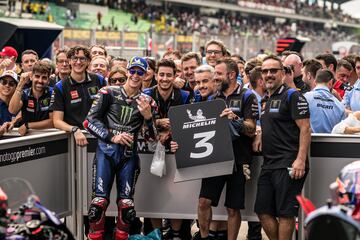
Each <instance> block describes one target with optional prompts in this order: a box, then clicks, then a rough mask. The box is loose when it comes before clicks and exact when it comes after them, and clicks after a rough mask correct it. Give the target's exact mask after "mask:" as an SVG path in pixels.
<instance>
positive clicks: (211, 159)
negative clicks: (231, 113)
mask: <svg viewBox="0 0 360 240" xmlns="http://www.w3.org/2000/svg"><path fill="white" fill-rule="evenodd" d="M224 109H225V102H224V101H223V100H214V101H208V102H201V103H195V104H189V105H181V106H176V107H172V108H170V110H169V118H170V123H171V130H172V136H173V139H174V141H176V142H177V143H178V144H179V149H178V150H177V151H176V153H175V157H176V167H177V173H176V175H175V181H187V180H193V179H199V178H204V177H212V176H220V175H225V174H231V173H232V170H233V164H234V155H233V149H232V142H231V137H230V131H229V120H228V119H227V118H226V117H223V118H220V114H221V112H222V111H223V110H224Z"/></svg>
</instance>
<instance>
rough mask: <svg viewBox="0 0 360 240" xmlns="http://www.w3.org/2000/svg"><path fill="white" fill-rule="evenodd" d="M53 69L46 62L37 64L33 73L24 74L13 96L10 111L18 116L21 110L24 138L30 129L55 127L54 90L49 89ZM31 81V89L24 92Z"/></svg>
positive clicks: (20, 128)
mask: <svg viewBox="0 0 360 240" xmlns="http://www.w3.org/2000/svg"><path fill="white" fill-rule="evenodd" d="M50 73H51V67H50V66H49V64H47V63H44V62H37V63H35V64H34V67H33V69H32V71H31V72H24V73H22V74H21V76H20V82H19V84H18V86H17V87H16V92H15V94H14V95H13V96H12V98H11V101H10V104H9V111H10V112H11V113H13V114H16V113H17V112H19V110H21V117H22V122H23V124H22V125H21V126H20V127H19V130H18V131H19V133H20V135H22V136H24V135H25V134H26V133H27V131H28V130H29V129H47V128H52V127H53V118H52V112H51V110H50V99H51V95H52V89H51V88H49V87H48V85H49V81H50V80H49V77H50ZM29 79H31V83H32V86H31V88H28V89H25V90H23V88H24V86H25V84H26V83H27V82H28V80H29Z"/></svg>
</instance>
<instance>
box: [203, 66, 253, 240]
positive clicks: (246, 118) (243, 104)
mask: <svg viewBox="0 0 360 240" xmlns="http://www.w3.org/2000/svg"><path fill="white" fill-rule="evenodd" d="M215 74H216V78H219V79H221V80H222V89H221V92H220V93H219V94H218V96H217V97H216V98H219V99H223V100H224V101H225V102H226V104H227V108H226V109H225V110H224V111H223V112H222V114H221V115H220V116H221V117H224V116H226V117H227V118H228V119H229V120H231V121H230V124H231V125H232V129H233V131H231V132H232V139H233V149H234V156H235V167H234V172H233V174H231V175H226V176H219V177H211V178H205V179H203V180H202V183H201V190H200V196H199V206H198V219H199V224H200V234H201V238H208V235H209V226H210V221H211V218H212V211H211V206H214V207H216V206H217V205H218V202H219V199H220V196H221V192H222V189H223V187H224V185H225V183H226V184H227V188H226V198H225V199H226V200H225V206H226V208H227V211H228V225H227V226H228V234H227V239H236V238H237V236H238V232H239V229H240V224H241V215H240V209H243V208H244V198H245V175H244V173H245V172H246V173H248V165H247V166H243V165H244V164H246V163H249V161H250V160H251V143H252V139H251V137H253V136H254V133H255V126H256V123H255V121H256V118H257V111H258V107H257V101H256V97H255V95H254V94H253V93H252V92H251V90H247V89H242V88H241V86H240V85H239V84H238V83H237V76H238V74H239V69H238V67H237V64H236V62H235V61H233V60H231V59H224V60H220V61H218V62H217V64H216V66H215ZM250 136H251V137H250Z"/></svg>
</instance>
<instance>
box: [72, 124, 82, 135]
mask: <svg viewBox="0 0 360 240" xmlns="http://www.w3.org/2000/svg"><path fill="white" fill-rule="evenodd" d="M79 129H80V128H79V127H77V126H74V127H72V128H71V133H73V134H74V133H75V132H76V131H77V130H79Z"/></svg>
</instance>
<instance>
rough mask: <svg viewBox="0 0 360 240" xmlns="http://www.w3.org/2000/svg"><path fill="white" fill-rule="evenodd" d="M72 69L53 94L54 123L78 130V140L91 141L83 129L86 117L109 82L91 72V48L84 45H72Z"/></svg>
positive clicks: (77, 141) (57, 85)
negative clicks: (88, 68) (99, 93)
mask: <svg viewBox="0 0 360 240" xmlns="http://www.w3.org/2000/svg"><path fill="white" fill-rule="evenodd" d="M67 58H68V59H70V65H71V73H70V76H68V78H66V79H63V80H61V81H59V82H57V83H56V85H55V87H54V91H53V94H52V97H51V103H52V106H51V107H52V110H53V114H54V115H53V119H54V126H55V127H56V128H58V129H60V130H64V131H67V132H71V133H73V134H74V137H75V141H76V144H77V145H79V146H84V145H86V144H88V142H87V140H86V137H85V135H84V134H83V133H82V132H81V130H80V129H81V128H83V125H82V123H83V121H84V120H85V117H86V115H87V113H88V112H89V109H90V107H91V105H92V102H93V100H94V99H95V96H96V94H97V93H98V91H99V89H100V88H102V87H103V86H105V85H106V82H105V80H104V78H103V77H101V76H99V75H96V74H92V73H88V72H87V71H86V70H87V67H88V65H89V62H90V59H91V58H90V52H89V50H88V48H86V47H83V46H75V47H72V48H71V49H70V50H69V51H68V52H67Z"/></svg>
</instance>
